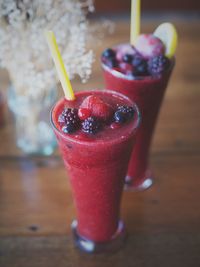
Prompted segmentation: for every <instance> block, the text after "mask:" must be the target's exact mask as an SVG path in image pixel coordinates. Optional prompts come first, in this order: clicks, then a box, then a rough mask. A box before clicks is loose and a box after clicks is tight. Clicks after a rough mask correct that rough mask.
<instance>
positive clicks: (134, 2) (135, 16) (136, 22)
mask: <svg viewBox="0 0 200 267" xmlns="http://www.w3.org/2000/svg"><path fill="white" fill-rule="evenodd" d="M140 6H141V3H140V0H131V27H130V28H131V33H130V37H131V38H130V42H131V44H132V45H134V44H135V41H136V39H137V37H138V35H139V34H140Z"/></svg>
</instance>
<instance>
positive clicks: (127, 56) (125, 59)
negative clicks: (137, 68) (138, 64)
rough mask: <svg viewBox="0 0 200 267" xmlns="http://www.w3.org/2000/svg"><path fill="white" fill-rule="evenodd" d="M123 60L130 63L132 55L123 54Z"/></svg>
mask: <svg viewBox="0 0 200 267" xmlns="http://www.w3.org/2000/svg"><path fill="white" fill-rule="evenodd" d="M123 61H124V62H126V63H132V61H133V55H130V54H125V55H124V56H123Z"/></svg>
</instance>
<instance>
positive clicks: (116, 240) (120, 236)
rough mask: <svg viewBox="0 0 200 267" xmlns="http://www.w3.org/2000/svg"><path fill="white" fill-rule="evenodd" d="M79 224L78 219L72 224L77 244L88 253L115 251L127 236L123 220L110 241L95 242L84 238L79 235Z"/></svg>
mask: <svg viewBox="0 0 200 267" xmlns="http://www.w3.org/2000/svg"><path fill="white" fill-rule="evenodd" d="M77 225H78V223H77V221H76V220H74V221H73V222H72V224H71V228H72V232H73V236H74V241H75V245H76V247H78V248H79V249H80V250H82V251H84V252H87V253H101V252H115V251H117V250H119V249H120V248H121V247H122V246H123V244H124V242H125V239H126V236H127V234H126V231H125V226H124V223H123V222H122V221H121V220H120V221H119V224H118V229H117V231H116V233H115V234H114V235H113V237H112V238H111V240H110V241H108V242H94V241H92V240H89V239H87V238H84V237H83V236H81V235H79V233H78V231H77Z"/></svg>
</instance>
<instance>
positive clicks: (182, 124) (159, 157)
mask: <svg viewBox="0 0 200 267" xmlns="http://www.w3.org/2000/svg"><path fill="white" fill-rule="evenodd" d="M159 21H160V20H159ZM158 23H159V22H158V20H156V21H151V20H150V21H145V23H144V25H143V29H144V31H151V30H152V29H154V28H155V27H156V25H157V24H158ZM176 25H177V28H178V31H179V36H180V38H179V47H178V51H177V65H176V68H175V71H174V73H173V77H172V79H171V82H170V85H169V87H168V90H167V93H166V96H165V101H164V103H163V106H162V110H161V113H160V117H159V122H158V125H157V128H156V132H155V136H154V141H153V145H152V152H151V160H150V161H151V166H152V169H153V171H154V174H155V184H154V185H153V186H152V187H151V188H150V189H149V190H147V191H145V192H141V193H131V192H124V195H123V201H122V212H121V215H122V218H123V219H124V221H125V222H126V225H127V229H128V232H129V238H128V240H127V243H126V246H125V247H124V248H123V249H122V250H121V251H119V252H118V253H114V254H108V255H105V254H102V255H85V254H83V253H81V252H79V251H77V250H76V249H75V248H74V246H73V243H72V237H71V232H70V222H71V221H72V219H73V218H74V216H75V213H74V206H73V202H72V196H71V192H70V188H69V184H68V179H66V173H65V170H64V166H63V163H62V160H61V158H60V155H59V153H58V152H56V153H55V154H54V155H53V156H51V157H47V158H45V157H26V156H24V155H23V154H22V152H20V151H19V150H18V149H17V148H16V146H15V141H14V128H13V119H12V116H11V115H10V113H8V112H7V124H6V127H4V128H3V129H1V130H0V140H1V146H0V266H1V267H11V266H12V267H55V266H58V267H64V266H65V267H68V266H69V267H70V266H73V267H79V266H81V267H82V266H83V267H84V266H85V267H86V266H87V267H90V266H91V267H100V266H115V267H119V266H120V267H121V266H127V267H134V266H136V267H139V266H141V267H146V266H147V267H157V266H159V267H161V266H162V267H176V266H181V267H198V266H200V123H199V122H200V120H199V119H200V104H199V100H200V90H199V85H200V76H199V69H200V62H199V54H200V35H199V32H200V24H199V21H195V20H194V21H185V22H183V21H177V22H176ZM128 34H129V26H128V21H126V20H122V21H119V20H118V21H117V22H116V32H115V34H113V35H111V36H106V38H105V40H104V42H103V44H102V46H101V47H98V48H97V49H96V54H97V58H98V57H99V55H100V51H101V50H102V49H103V47H107V46H111V45H112V44H115V43H118V42H123V41H128ZM7 84H8V77H7V76H6V73H5V72H1V86H2V87H3V88H6V87H7ZM102 86H103V81H102V77H101V70H100V67H99V62H98V60H97V61H96V63H95V65H94V70H93V76H92V78H91V80H90V81H89V83H88V84H86V85H82V84H80V82H79V81H75V82H74V87H75V88H79V89H83V88H88V87H89V88H96V87H102Z"/></svg>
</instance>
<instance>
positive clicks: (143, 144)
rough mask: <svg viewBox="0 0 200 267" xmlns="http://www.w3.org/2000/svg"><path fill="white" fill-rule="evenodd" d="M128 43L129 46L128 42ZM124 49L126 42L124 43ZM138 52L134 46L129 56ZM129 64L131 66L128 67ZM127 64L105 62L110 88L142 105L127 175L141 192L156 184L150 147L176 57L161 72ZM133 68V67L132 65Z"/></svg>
mask: <svg viewBox="0 0 200 267" xmlns="http://www.w3.org/2000/svg"><path fill="white" fill-rule="evenodd" d="M124 46H126V47H127V44H125V45H124ZM121 48H123V45H120V49H121ZM117 49H118V47H115V48H114V49H113V50H114V51H117ZM126 49H127V48H126ZM131 53H132V54H131ZM135 53H136V52H135V51H134V49H132V48H131V47H130V48H129V51H128V55H130V54H131V56H132V59H133V60H134V57H135V56H136V57H137V55H135ZM116 55H117V56H118V60H119V61H120V59H119V53H117V52H116ZM125 59H126V58H125ZM119 61H118V62H119ZM115 64H116V65H115ZM117 64H118V66H119V68H118V67H117ZM122 64H124V63H122ZM125 64H126V65H127V66H124V65H125ZM125 64H124V65H120V64H119V63H116V62H114V67H110V66H109V64H104V62H103V64H102V66H103V71H104V79H105V84H106V88H107V89H110V90H115V91H117V92H120V93H123V94H125V95H126V96H128V97H129V98H130V99H132V100H133V101H134V102H135V103H136V104H137V105H138V107H139V109H140V111H141V117H142V122H141V126H140V128H139V130H138V132H137V139H136V143H135V146H134V149H133V152H132V156H131V160H130V163H129V167H128V172H127V175H126V184H127V187H128V188H130V189H132V190H136V191H137V190H143V189H146V188H148V187H149V186H150V185H151V184H152V180H151V173H150V171H149V169H148V157H149V149H150V144H151V139H152V135H153V131H154V128H155V124H156V119H157V117H158V113H159V109H160V106H161V103H162V99H163V96H164V92H165V89H166V87H167V83H168V80H169V77H170V74H171V71H172V69H173V65H174V60H171V61H170V62H169V66H168V67H167V69H166V70H165V71H164V72H163V73H162V74H159V75H149V74H147V73H143V74H141V75H137V72H135V73H134V71H135V70H134V69H131V70H130V69H128V67H129V64H127V63H125ZM130 65H131V64H130ZM121 66H122V68H121ZM131 67H133V66H132V65H131ZM120 68H121V69H120ZM133 68H134V67H133ZM145 71H146V70H144V72H145Z"/></svg>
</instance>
